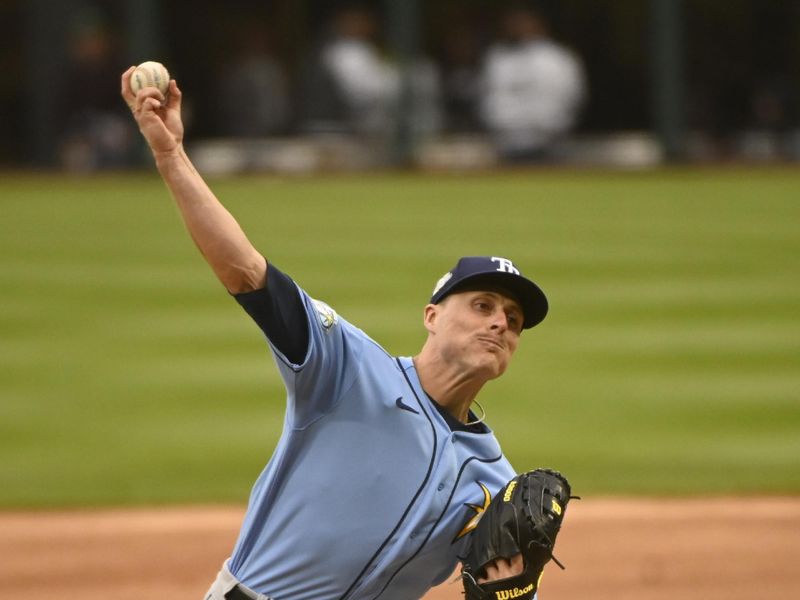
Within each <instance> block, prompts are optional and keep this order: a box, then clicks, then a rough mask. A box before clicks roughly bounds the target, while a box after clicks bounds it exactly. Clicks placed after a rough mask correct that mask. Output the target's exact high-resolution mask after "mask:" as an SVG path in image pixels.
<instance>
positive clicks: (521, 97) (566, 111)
mask: <svg viewBox="0 0 800 600" xmlns="http://www.w3.org/2000/svg"><path fill="white" fill-rule="evenodd" d="M501 30H502V31H501V35H502V40H501V41H499V42H497V43H495V44H493V45H492V46H491V47H490V48H489V50H488V52H487V55H486V58H485V63H484V66H483V75H482V86H483V92H482V94H483V97H482V103H481V114H482V117H483V120H484V123H485V124H486V126H487V128H488V129H489V131H490V132H491V133H492V136H493V138H494V141H495V143H496V145H497V149H498V152H499V154H500V157H501V159H503V160H505V161H510V162H527V161H536V160H544V159H548V158H551V157H552V152H551V151H552V148H553V144H554V142H556V141H558V140H559V139H560V138H561V137H562V136H564V134H566V133H567V132H568V131H570V130H571V129H572V128H573V127H574V125H575V123H576V121H577V118H578V114H579V111H580V108H581V106H582V105H583V103H584V99H585V97H586V81H585V75H584V72H583V65H582V63H581V62H580V61H579V59H578V58H577V57H576V56H575V55H574V54H573V53H572V52H571V51H570V50H568V49H567V48H565V47H563V46H561V45H560V44H558V43H556V42H555V41H553V40H552V39H551V38H550V36H549V32H548V30H547V27H546V25H545V23H544V21H543V20H542V17H541V16H540V15H539V14H538V13H537V12H536V10H534V9H533V8H532V7H531V6H529V5H527V4H523V3H520V4H516V5H513V6H511V7H510V8H509V9H507V10H506V11H504V13H503V15H502V20H501Z"/></svg>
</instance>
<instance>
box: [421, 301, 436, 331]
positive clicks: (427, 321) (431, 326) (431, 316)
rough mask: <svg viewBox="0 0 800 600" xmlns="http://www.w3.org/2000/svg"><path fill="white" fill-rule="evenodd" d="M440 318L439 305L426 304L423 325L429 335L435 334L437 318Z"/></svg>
mask: <svg viewBox="0 0 800 600" xmlns="http://www.w3.org/2000/svg"><path fill="white" fill-rule="evenodd" d="M438 316H439V305H438V304H426V305H425V308H424V310H423V316H422V323H423V325H425V329H427V330H428V333H434V331H435V328H436V318H437V317H438Z"/></svg>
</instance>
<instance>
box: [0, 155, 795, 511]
mask: <svg viewBox="0 0 800 600" xmlns="http://www.w3.org/2000/svg"><path fill="white" fill-rule="evenodd" d="M212 187H213V188H214V189H215V191H216V192H217V194H218V195H219V196H220V198H222V199H223V201H224V202H225V203H226V204H227V205H228V206H229V208H230V209H231V211H232V212H233V213H234V214H235V215H236V216H237V218H238V219H239V220H240V222H241V223H242V224H243V226H244V228H245V230H246V231H247V232H248V234H249V235H250V237H251V239H252V240H253V241H254V243H255V244H256V245H257V246H258V247H259V249H261V250H262V251H263V252H264V253H265V254H266V255H267V256H268V257H269V258H270V259H271V260H272V261H273V262H275V263H276V264H277V265H279V266H280V267H282V268H283V269H284V270H285V271H287V272H288V273H289V274H291V275H292V276H293V277H294V278H295V279H296V280H297V281H298V282H299V283H300V284H301V285H303V286H304V287H305V288H306V289H307V290H308V291H309V293H311V294H312V295H313V296H315V297H318V298H320V299H323V300H325V301H327V302H328V303H329V304H331V305H332V306H334V307H335V308H336V309H337V310H338V311H339V313H340V314H342V315H343V316H344V317H345V318H347V319H349V320H351V321H353V322H354V323H356V324H358V325H359V326H360V327H362V328H363V329H365V330H366V331H367V332H369V333H370V334H371V335H372V336H373V337H374V338H375V339H376V340H378V341H379V342H380V343H382V344H383V345H384V346H385V347H386V348H387V349H388V350H389V351H390V352H392V353H395V354H402V355H408V354H413V353H414V352H415V351H416V350H417V349H418V347H419V346H420V345H421V343H422V341H423V339H424V336H423V329H422V326H421V315H422V306H423V305H424V304H425V302H426V299H427V297H428V295H429V294H430V291H431V288H432V287H433V284H434V283H435V281H436V280H437V279H438V277H439V276H440V275H441V274H442V273H443V272H444V271H446V270H447V269H448V268H449V267H450V266H451V265H452V263H454V262H455V259H456V258H458V257H459V256H461V255H465V254H495V255H506V256H509V257H512V258H513V259H514V260H515V262H516V263H517V264H518V265H521V266H522V267H523V270H524V271H525V272H526V274H528V275H529V276H531V277H532V278H533V279H535V280H536V281H537V282H539V283H540V285H541V286H542V287H543V288H544V290H545V291H546V292H547V294H548V296H549V298H550V302H551V313H550V315H549V317H548V318H547V320H546V321H545V322H544V324H543V325H542V326H540V327H539V328H536V329H534V330H532V331H530V332H526V333H525V334H524V335H523V339H522V343H521V345H520V349H519V350H518V353H517V356H516V357H515V361H514V363H513V364H512V366H511V369H510V370H509V372H508V374H507V375H506V377H504V378H502V379H501V380H499V381H497V382H494V383H493V384H491V385H490V386H488V387H487V388H486V389H485V390H484V393H483V398H482V399H483V402H482V403H483V404H484V406H485V407H486V409H487V412H488V420H489V422H490V424H491V425H492V426H493V428H494V429H495V430H496V431H497V432H498V436H499V437H500V439H501V441H502V443H503V446H504V448H505V450H506V453H507V454H508V456H509V457H510V459H511V460H512V462H513V463H514V465H515V466H516V467H517V468H518V469H520V470H522V469H527V468H533V467H536V466H539V465H551V466H555V467H558V468H561V469H563V470H564V471H565V472H566V473H567V474H568V475H569V476H570V478H571V480H572V481H573V483H574V487H575V488H576V491H578V492H580V493H583V494H584V495H587V494H601V493H641V494H692V495H694V494H709V493H725V494H727V493H755V492H768V493H795V494H796V493H800V369H799V368H798V366H800V194H799V193H798V192H800V171H798V170H789V169H783V170H767V169H764V170H735V169H733V168H730V169H727V170H700V171H689V170H686V171H684V170H664V171H654V172H646V173H624V172H620V173H605V172H593V171H554V172H545V171H542V172H530V173H505V174H502V173H497V174H490V175H458V176H449V175H411V174H408V175H402V174H401V175H386V174H383V175H357V176H329V177H319V178H309V179H302V178H297V179H291V178H289V179H287V178H279V177H244V178H236V179H224V180H216V181H212ZM0 256H1V257H2V259H1V262H0V289H2V293H1V294H0V506H6V507H12V506H57V505H69V506H73V505H105V504H151V503H166V502H169V503H177V502H217V501H235V502H243V501H244V500H245V499H246V497H247V493H248V491H249V488H250V486H251V484H252V482H253V481H254V480H255V478H256V476H257V474H258V473H259V472H260V470H261V468H262V466H263V464H264V463H265V462H266V460H267V459H268V457H269V455H270V453H271V450H272V448H273V446H274V444H275V441H276V439H277V436H278V434H279V430H280V425H281V422H282V416H283V393H282V385H281V382H280V380H279V378H278V376H277V372H276V369H275V368H274V366H273V365H272V362H271V359H270V357H269V355H268V353H267V351H266V347H265V345H264V343H263V341H262V338H261V334H260V332H259V331H258V330H257V329H256V327H255V326H254V325H253V324H252V323H251V322H250V321H249V319H248V317H246V315H245V314H244V313H243V312H242V311H241V310H240V309H239V308H238V306H237V305H236V303H235V302H234V301H233V300H232V299H230V298H229V297H228V295H227V293H226V292H225V291H224V289H223V288H222V287H221V286H220V285H219V284H218V283H217V282H216V280H215V279H214V277H213V275H212V274H211V272H210V270H208V268H207V267H206V266H205V263H204V262H203V261H202V259H201V258H200V256H199V254H198V253H197V251H196V250H195V249H194V247H193V245H192V243H191V242H190V240H189V238H188V236H187V235H186V233H185V232H184V230H183V226H182V225H181V223H180V220H179V217H178V214H177V210H176V209H175V208H174V207H173V205H172V203H171V200H170V198H169V196H168V194H167V192H166V190H165V188H164V186H163V184H162V183H161V182H160V180H159V179H158V178H157V176H155V175H154V174H151V173H148V174H140V175H121V176H103V177H95V178H70V177H61V176H56V175H35V174H34V175H10V174H5V175H0Z"/></svg>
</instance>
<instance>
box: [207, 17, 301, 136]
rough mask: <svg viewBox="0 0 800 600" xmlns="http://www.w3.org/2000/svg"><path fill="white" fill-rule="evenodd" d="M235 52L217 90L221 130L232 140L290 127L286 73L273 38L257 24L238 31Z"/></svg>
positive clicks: (254, 23)
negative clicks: (272, 48) (271, 42)
mask: <svg viewBox="0 0 800 600" xmlns="http://www.w3.org/2000/svg"><path fill="white" fill-rule="evenodd" d="M232 37H233V43H234V44H235V45H236V51H235V54H234V56H233V57H232V59H231V61H230V62H229V63H227V64H225V65H224V67H223V72H222V75H221V77H220V78H219V88H218V91H217V95H218V102H219V104H218V105H219V107H220V111H219V127H218V129H219V131H220V133H221V134H223V135H226V136H232V137H264V136H270V135H276V134H281V133H286V131H287V130H288V128H289V122H290V118H291V115H290V110H289V89H288V83H287V80H286V74H285V73H284V70H283V68H282V67H281V65H280V63H279V62H278V61H277V60H276V59H275V57H274V55H273V53H272V51H271V49H270V36H269V34H268V32H267V30H266V28H265V27H264V26H263V25H262V24H261V23H258V22H249V23H246V24H243V25H242V26H241V27H240V28H237V29H236V30H235V35H234V36H232Z"/></svg>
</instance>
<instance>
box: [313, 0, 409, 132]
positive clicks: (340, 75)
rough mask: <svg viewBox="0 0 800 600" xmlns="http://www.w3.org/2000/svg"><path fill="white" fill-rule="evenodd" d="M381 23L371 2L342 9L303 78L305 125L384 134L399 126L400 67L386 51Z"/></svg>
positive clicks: (336, 130) (314, 128) (330, 129)
mask: <svg viewBox="0 0 800 600" xmlns="http://www.w3.org/2000/svg"><path fill="white" fill-rule="evenodd" d="M378 32H379V28H378V23H377V20H376V18H375V15H374V14H373V12H372V11H371V10H369V9H368V8H366V7H363V6H359V5H353V6H347V7H345V8H343V9H341V10H340V11H339V12H337V13H336V14H335V15H334V17H333V19H332V21H331V24H330V31H329V33H328V34H327V35H326V38H325V39H324V40H323V43H322V44H321V46H320V47H319V49H318V50H317V52H316V53H315V55H314V56H313V57H312V59H311V62H310V65H309V66H308V68H307V73H306V75H305V82H304V93H303V104H304V123H303V128H304V129H305V130H306V131H309V132H314V133H325V132H335V133H358V134H364V135H385V134H387V133H388V132H390V131H391V130H392V128H393V126H394V111H395V108H396V105H397V98H398V93H399V90H400V75H399V73H398V71H397V69H396V68H395V67H394V66H393V65H392V64H391V63H389V62H388V61H387V60H386V59H385V58H384V57H383V55H382V54H381V51H380V48H379V46H378V43H377V38H378Z"/></svg>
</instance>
